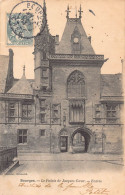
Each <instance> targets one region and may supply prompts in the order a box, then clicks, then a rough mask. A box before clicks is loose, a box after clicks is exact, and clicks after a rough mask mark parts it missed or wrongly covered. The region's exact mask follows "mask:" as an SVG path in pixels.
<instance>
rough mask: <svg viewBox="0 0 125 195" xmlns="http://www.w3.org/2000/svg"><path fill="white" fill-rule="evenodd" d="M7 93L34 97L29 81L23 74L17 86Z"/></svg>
mask: <svg viewBox="0 0 125 195" xmlns="http://www.w3.org/2000/svg"><path fill="white" fill-rule="evenodd" d="M7 93H14V94H24V95H25V94H28V95H32V94H33V90H32V88H31V86H30V83H29V81H28V80H27V79H26V77H25V75H24V74H23V76H22V78H21V79H20V80H19V81H17V82H16V83H15V85H14V86H13V87H12V88H11V89H10V90H9V91H8V92H7Z"/></svg>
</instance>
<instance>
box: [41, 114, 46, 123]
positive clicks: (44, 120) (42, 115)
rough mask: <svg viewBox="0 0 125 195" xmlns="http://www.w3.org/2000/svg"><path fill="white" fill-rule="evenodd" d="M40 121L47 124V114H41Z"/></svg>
mask: <svg viewBox="0 0 125 195" xmlns="http://www.w3.org/2000/svg"><path fill="white" fill-rule="evenodd" d="M40 119H41V123H45V122H46V113H41V114H40Z"/></svg>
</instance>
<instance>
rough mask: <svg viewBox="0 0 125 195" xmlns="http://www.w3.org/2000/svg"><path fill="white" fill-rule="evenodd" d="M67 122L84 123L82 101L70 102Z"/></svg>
mask: <svg viewBox="0 0 125 195" xmlns="http://www.w3.org/2000/svg"><path fill="white" fill-rule="evenodd" d="M69 120H70V121H69V122H70V123H83V122H84V103H83V101H79V100H74V101H70V106H69Z"/></svg>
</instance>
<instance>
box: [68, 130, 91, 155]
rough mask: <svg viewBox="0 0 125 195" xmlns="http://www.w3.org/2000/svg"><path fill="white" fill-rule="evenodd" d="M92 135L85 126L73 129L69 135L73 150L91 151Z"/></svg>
mask: <svg viewBox="0 0 125 195" xmlns="http://www.w3.org/2000/svg"><path fill="white" fill-rule="evenodd" d="M93 138H94V135H93V133H92V131H91V130H89V129H87V128H79V129H77V130H75V131H74V132H73V134H72V136H71V144H72V149H73V152H76V153H86V152H91V148H92V145H93V140H94V139H93Z"/></svg>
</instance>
